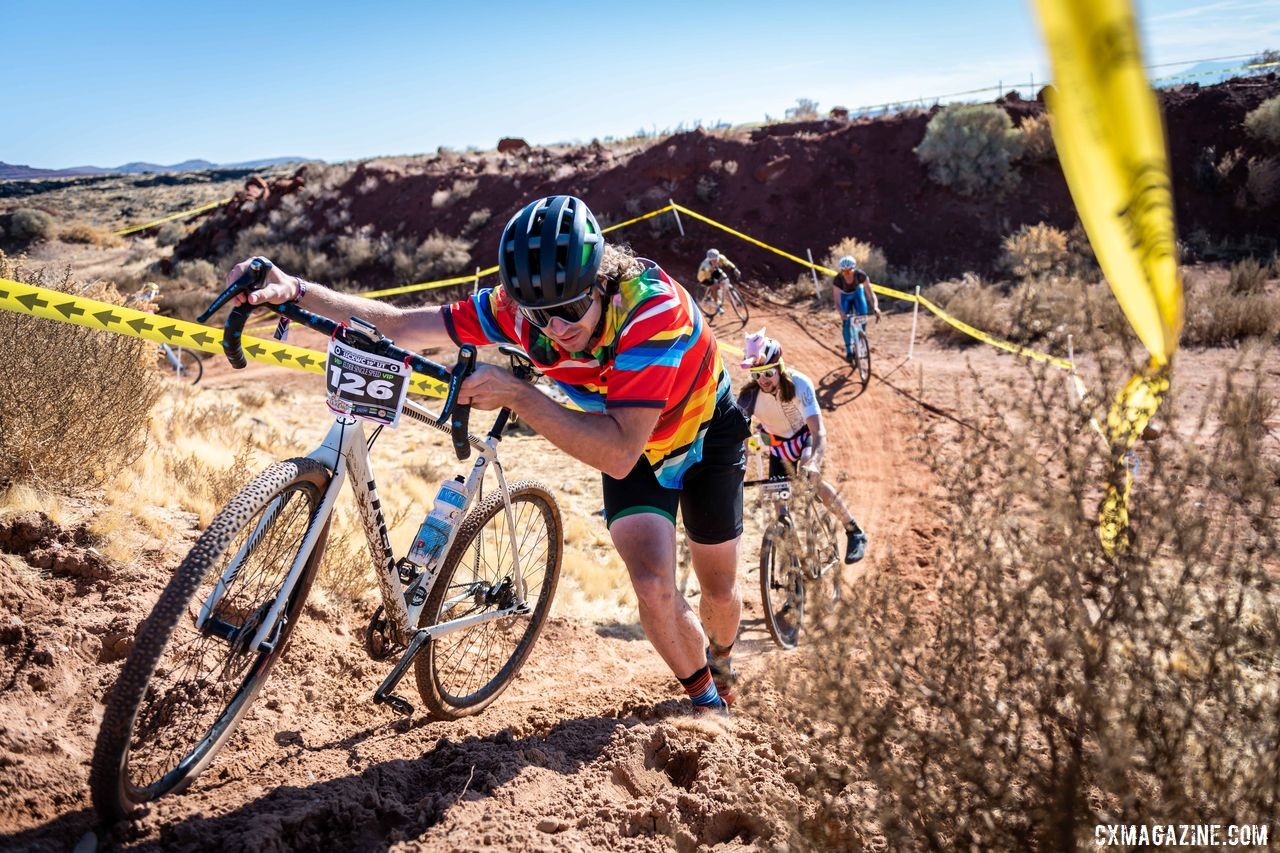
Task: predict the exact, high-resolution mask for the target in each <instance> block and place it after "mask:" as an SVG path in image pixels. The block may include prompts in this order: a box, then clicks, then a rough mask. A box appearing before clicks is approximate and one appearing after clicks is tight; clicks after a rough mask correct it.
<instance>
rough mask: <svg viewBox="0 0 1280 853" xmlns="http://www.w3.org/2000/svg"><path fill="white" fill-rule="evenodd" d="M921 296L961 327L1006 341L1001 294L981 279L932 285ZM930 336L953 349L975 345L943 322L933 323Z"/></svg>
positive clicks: (968, 277)
mask: <svg viewBox="0 0 1280 853" xmlns="http://www.w3.org/2000/svg"><path fill="white" fill-rule="evenodd" d="M924 295H925V296H926V297H928V299H929V301H931V302H933V303H934V304H935V305H937V306H938V307H939V308H941V309H942V310H943V311H946V312H947V313H948V314H950V315H951V316H952V317H955V318H956V319H957V320H959V321H960V322H961V323H966V324H968V325H970V326H973V327H974V328H975V329H980V330H982V331H984V332H988V333H990V334H993V335H996V336H998V337H1002V338H1003V337H1005V335H1006V332H1007V325H1006V322H1005V312H1004V303H1003V299H1002V296H1001V293H1000V291H999V290H998V289H997V288H996V287H995V285H993V284H990V283H988V282H986V281H983V280H982V278H981V277H980V276H977V275H974V274H973V273H965V275H964V276H963V277H962V278H960V279H958V280H951V281H943V282H939V283H937V284H935V285H934V286H933V287H931V288H929V290H928V291H926V292H925V293H924ZM932 335H933V337H934V338H936V339H938V340H940V341H942V342H943V343H946V344H951V345H953V346H970V345H973V344H976V343H978V340H977V339H976V338H974V337H973V336H971V335H969V334H966V333H965V332H963V331H961V330H960V329H957V328H955V327H954V326H952V325H951V324H950V323H948V322H946V321H944V320H942V319H938V320H936V321H934V323H933V331H932Z"/></svg>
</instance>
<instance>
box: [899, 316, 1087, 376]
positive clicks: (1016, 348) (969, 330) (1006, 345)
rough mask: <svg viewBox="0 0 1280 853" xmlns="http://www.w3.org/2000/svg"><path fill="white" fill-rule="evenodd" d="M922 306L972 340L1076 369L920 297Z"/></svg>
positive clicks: (1062, 359) (1064, 368) (1066, 368)
mask: <svg viewBox="0 0 1280 853" xmlns="http://www.w3.org/2000/svg"><path fill="white" fill-rule="evenodd" d="M911 298H912V299H914V298H915V296H914V294H912V295H911ZM920 305H921V306H923V307H924V308H926V309H928V310H929V311H931V312H933V313H934V314H935V315H936V316H937V317H938V318H939V319H941V320H943V321H945V322H947V323H949V324H951V325H952V326H954V327H955V328H956V329H959V330H960V331H962V332H964V333H965V334H966V335H969V336H970V337H972V338H977V339H978V340H980V341H982V342H983V343H987V344H990V345H991V346H993V347H999V348H1000V349H1002V350H1005V351H1007V352H1011V353H1013V354H1014V355H1020V356H1023V357H1025V358H1030V359H1034V360H1036V361H1039V362H1042V363H1044V364H1051V365H1053V366H1054V367H1060V368H1062V369H1063V370H1071V369H1073V368H1074V365H1073V364H1072V363H1071V362H1069V361H1067V360H1066V359H1065V358H1058V357H1057V356H1053V355H1049V354H1047V353H1043V352H1038V351H1036V350H1033V349H1031V348H1030V347H1024V346H1022V345H1021V344H1015V343H1013V342H1012V341H1006V340H1004V339H1003V338H997V337H996V336H995V335H990V334H987V333H986V332H984V331H982V330H981V329H975V328H974V327H973V326H970V325H969V324H968V323H966V322H964V321H963V320H958V319H956V318H955V317H952V316H951V315H950V314H948V313H947V312H946V311H943V310H942V309H941V308H939V307H938V306H937V305H934V304H933V302H931V301H930V300H928V299H926V298H925V297H923V296H921V297H920ZM1076 381H1077V382H1079V379H1078V378H1077V380H1076Z"/></svg>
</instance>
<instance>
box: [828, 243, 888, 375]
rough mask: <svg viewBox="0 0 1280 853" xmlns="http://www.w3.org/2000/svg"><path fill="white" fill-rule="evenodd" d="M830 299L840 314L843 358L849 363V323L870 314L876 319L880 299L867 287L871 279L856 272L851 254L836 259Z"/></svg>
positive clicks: (851, 327)
mask: <svg viewBox="0 0 1280 853" xmlns="http://www.w3.org/2000/svg"><path fill="white" fill-rule="evenodd" d="M831 299H832V301H833V302H835V304H836V310H837V311H839V312H840V325H841V328H842V329H843V331H844V357H845V359H846V360H848V361H852V360H853V323H854V318H855V317H865V316H867V315H868V314H871V313H872V312H874V313H875V315H876V317H877V318H879V317H880V314H881V312H880V300H879V299H877V298H876V292H875V291H874V290H873V289H872V288H871V278H870V277H869V276H868V275H867V274H866V273H865V272H863V271H862V270H860V269H858V262H857V261H856V260H854V258H853V256H852V255H845V256H844V257H843V258H841V259H840V263H839V265H838V271H837V272H836V274H835V277H833V278H832V279H831Z"/></svg>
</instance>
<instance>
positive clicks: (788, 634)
mask: <svg viewBox="0 0 1280 853" xmlns="http://www.w3.org/2000/svg"><path fill="white" fill-rule="evenodd" d="M793 542H794V538H793V537H792V536H791V534H790V532H789V531H788V530H787V529H786V528H785V527H784V526H783V525H782V524H776V525H774V527H773V528H772V529H771V530H770V531H769V532H768V533H766V534H765V537H764V541H763V542H762V543H761V545H760V602H761V604H763V605H764V624H765V627H766V628H768V629H769V634H770V635H771V636H772V637H773V641H774V642H775V643H777V644H778V645H779V646H780V647H781V648H784V649H794V648H795V647H796V645H797V644H798V643H799V642H800V632H801V629H802V628H803V626H804V593H805V583H804V572H803V570H802V568H801V566H800V561H799V559H798V555H795V554H793V553H791V552H792V550H793V548H794V545H793V544H792V543H793Z"/></svg>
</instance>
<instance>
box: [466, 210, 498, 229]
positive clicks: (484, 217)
mask: <svg viewBox="0 0 1280 853" xmlns="http://www.w3.org/2000/svg"><path fill="white" fill-rule="evenodd" d="M492 218H493V211H491V210H489V208H487V207H482V208H480V209H479V210H473V211H471V215H470V216H468V217H467V224H466V225H465V226H464V227H463V229H462V230H463V233H464V234H474V233H475V232H477V231H479V230H480V229H481V228H483V227H484V226H486V225H488V224H489V220H490V219H492Z"/></svg>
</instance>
